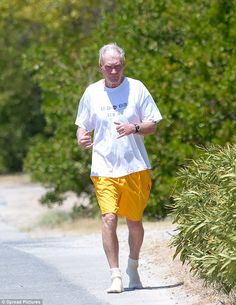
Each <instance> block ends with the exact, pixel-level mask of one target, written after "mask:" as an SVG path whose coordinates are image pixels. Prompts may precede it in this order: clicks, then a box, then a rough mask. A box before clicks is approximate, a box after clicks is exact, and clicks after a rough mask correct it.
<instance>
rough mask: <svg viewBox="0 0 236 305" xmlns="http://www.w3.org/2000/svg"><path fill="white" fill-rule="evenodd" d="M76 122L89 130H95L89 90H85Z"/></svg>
mask: <svg viewBox="0 0 236 305" xmlns="http://www.w3.org/2000/svg"><path fill="white" fill-rule="evenodd" d="M75 124H76V125H77V126H79V127H81V128H84V129H86V130H88V131H93V129H94V126H93V121H92V115H91V109H90V100H89V94H88V92H87V90H86V91H85V92H84V94H83V96H82V98H81V100H80V102H79V107H78V112H77V116H76V120H75Z"/></svg>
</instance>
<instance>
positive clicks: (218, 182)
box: [173, 144, 236, 293]
mask: <svg viewBox="0 0 236 305" xmlns="http://www.w3.org/2000/svg"><path fill="white" fill-rule="evenodd" d="M179 180H180V184H181V191H180V192H178V193H177V194H176V195H175V197H174V199H175V204H174V210H173V216H174V222H175V223H177V230H178V234H177V235H176V236H175V237H174V239H173V245H174V246H176V253H175V256H176V255H177V254H180V259H181V260H182V261H183V262H185V261H186V262H188V263H189V264H190V266H191V270H192V271H193V272H194V274H196V275H198V276H200V277H201V278H202V279H204V280H205V282H206V283H209V284H216V285H217V287H219V289H220V290H223V291H224V292H226V293H229V292H230V291H231V290H232V289H233V288H234V287H235V285H236V144H234V145H227V146H225V147H223V148H222V147H220V146H210V147H209V148H207V149H204V153H203V155H202V156H201V157H200V158H199V159H197V160H196V161H192V162H191V163H190V164H189V165H188V166H187V167H186V168H184V169H181V170H180V171H179Z"/></svg>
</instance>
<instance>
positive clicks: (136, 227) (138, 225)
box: [127, 219, 143, 231]
mask: <svg viewBox="0 0 236 305" xmlns="http://www.w3.org/2000/svg"><path fill="white" fill-rule="evenodd" d="M127 224H128V228H129V230H131V231H140V230H143V223H142V220H140V221H133V220H130V219H127Z"/></svg>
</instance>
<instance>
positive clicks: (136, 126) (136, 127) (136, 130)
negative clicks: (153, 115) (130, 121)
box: [134, 124, 140, 133]
mask: <svg viewBox="0 0 236 305" xmlns="http://www.w3.org/2000/svg"><path fill="white" fill-rule="evenodd" d="M134 126H135V133H138V132H139V131H140V125H139V124H134Z"/></svg>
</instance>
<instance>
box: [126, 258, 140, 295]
mask: <svg viewBox="0 0 236 305" xmlns="http://www.w3.org/2000/svg"><path fill="white" fill-rule="evenodd" d="M126 273H127V274H128V276H129V288H130V289H141V288H143V285H142V283H141V281H140V278H139V274H138V260H135V259H132V258H130V257H129V259H128V266H127V269H126Z"/></svg>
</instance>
